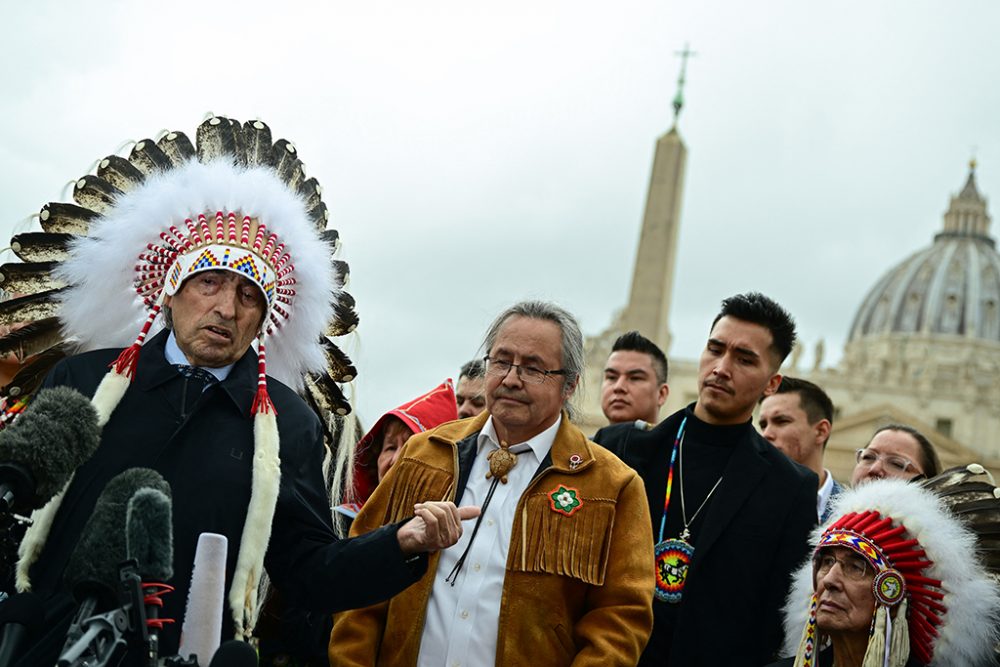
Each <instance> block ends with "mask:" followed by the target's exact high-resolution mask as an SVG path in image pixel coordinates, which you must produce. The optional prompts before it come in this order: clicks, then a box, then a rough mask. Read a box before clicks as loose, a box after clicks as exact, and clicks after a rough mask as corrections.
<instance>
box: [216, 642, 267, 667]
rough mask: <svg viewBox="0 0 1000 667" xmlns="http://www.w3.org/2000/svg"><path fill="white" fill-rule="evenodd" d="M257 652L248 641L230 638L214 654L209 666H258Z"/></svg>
mask: <svg viewBox="0 0 1000 667" xmlns="http://www.w3.org/2000/svg"><path fill="white" fill-rule="evenodd" d="M256 666H257V652H256V651H254V650H253V647H252V646H250V644H247V643H246V642H241V641H239V640H236V639H230V640H229V641H227V642H223V644H222V646H220V647H219V650H218V651H216V652H215V655H213V656H212V662H210V663H208V667H256Z"/></svg>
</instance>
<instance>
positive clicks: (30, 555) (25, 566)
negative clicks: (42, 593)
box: [14, 475, 73, 593]
mask: <svg viewBox="0 0 1000 667" xmlns="http://www.w3.org/2000/svg"><path fill="white" fill-rule="evenodd" d="M72 482H73V475H70V476H69V480H68V481H67V482H66V486H64V487H63V488H62V491H60V492H59V493H57V494H56V495H54V496H52V498H51V499H50V500H49V502H47V503H45V505H43V506H42V507H40V508H38V509H37V510H35V511H34V512H32V513H31V525H30V526H28V529H27V530H26V531H24V537H23V538H22V539H21V544H19V545H18V547H17V568H16V569H15V571H14V587H15V588H16V589H17V592H18V593H26V592H28V591H30V590H31V578H30V577H29V576H28V570H30V569H31V566H32V565H34V564H35V561H36V560H38V557H39V556H40V555H41V553H42V549H43V548H44V547H45V542H46V540H48V539H49V531H50V530H52V522H53V521H54V520H55V518H56V512H58V511H59V505H61V504H62V500H63V496H65V495H66V489H68V488H69V485H70V484H71V483H72Z"/></svg>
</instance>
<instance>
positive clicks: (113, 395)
mask: <svg viewBox="0 0 1000 667" xmlns="http://www.w3.org/2000/svg"><path fill="white" fill-rule="evenodd" d="M131 384H132V383H131V381H130V380H129V379H128V378H127V377H126V376H124V375H119V374H118V373H116V372H115V371H114V370H111V371H109V372H108V374H107V375H105V376H104V379H103V380H101V384H99V385H97V390H96V391H95V392H94V397H93V398H92V399H90V402H91V403H92V404H93V405H94V409H95V410H96V411H97V427H98V428H104V425H105V424H107V423H108V420H109V419H111V413H112V412H114V411H115V408H117V407H118V404H119V403H121V402H122V398H123V397H124V396H125V392H126V391H128V388H129V386H130V385H131Z"/></svg>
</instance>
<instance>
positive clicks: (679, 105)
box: [673, 42, 698, 127]
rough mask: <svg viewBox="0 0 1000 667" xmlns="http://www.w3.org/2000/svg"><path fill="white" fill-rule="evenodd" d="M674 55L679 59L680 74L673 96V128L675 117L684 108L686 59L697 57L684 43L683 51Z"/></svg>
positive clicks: (675, 122) (675, 121) (675, 125)
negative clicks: (675, 92)
mask: <svg viewBox="0 0 1000 667" xmlns="http://www.w3.org/2000/svg"><path fill="white" fill-rule="evenodd" d="M674 55H677V56H680V59H681V74H680V76H679V77H677V94H676V95H674V102H673V105H674V124H673V127H677V117H678V116H680V115H681V109H683V108H684V81H685V77H686V76H687V65H688V58H690V57H691V56H696V55H698V53H697V52H695V51H692V50H691V49H690V47H689V46H688V44H687V43H686V42H685V44H684V50H683V51H674Z"/></svg>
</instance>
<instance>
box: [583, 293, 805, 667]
mask: <svg viewBox="0 0 1000 667" xmlns="http://www.w3.org/2000/svg"><path fill="white" fill-rule="evenodd" d="M794 341H795V324H794V323H793V321H792V319H791V317H790V316H789V315H788V313H787V312H786V311H785V310H784V309H782V308H781V306H779V305H778V304H777V303H775V302H774V301H772V300H771V299H769V298H767V297H765V296H763V295H761V294H757V293H750V294H740V295H737V296H733V297H730V298H728V299H726V300H725V301H723V302H722V310H721V311H720V313H719V314H718V316H717V317H716V318H715V321H714V322H713V323H712V328H711V333H710V334H709V337H708V342H707V343H706V345H705V349H704V351H703V352H702V354H701V360H700V362H699V371H698V400H697V401H696V402H695V403H694V404H692V405H689V406H688V407H686V408H685V409H683V410H681V411H679V412H677V413H675V414H673V415H671V416H670V417H668V418H667V419H666V420H665V421H664V422H662V423H661V424H660V425H658V426H657V427H656V428H654V429H652V430H651V431H648V432H641V431H637V430H636V429H634V428H632V426H631V425H630V424H623V425H620V426H616V427H610V428H606V429H603V432H602V437H601V444H603V445H604V446H605V447H608V448H609V449H611V450H612V451H614V452H615V453H617V454H618V455H619V456H620V457H621V458H622V459H623V460H624V461H625V462H626V463H628V464H629V465H631V466H632V467H633V468H635V469H636V470H637V471H638V472H639V474H640V475H641V476H642V478H643V480H644V482H645V485H646V496H647V499H648V501H649V508H650V514H651V518H652V521H653V538H654V541H655V542H656V548H655V553H653V554H650V558H651V559H654V561H655V567H656V591H655V593H656V599H655V600H654V602H653V610H654V616H655V621H654V627H653V634H652V636H651V637H650V641H649V644H648V646H647V647H646V650H645V652H644V653H643V656H642V659H641V660H640V662H639V665H640V667H642V666H647V665H675V666H678V667H680V666H684V667H694V666H697V665H706V666H710V665H711V666H715V665H727V666H731V665H747V666H757V665H761V664H765V663H767V662H768V661H769V660H770V659H772V657H773V656H774V655H775V652H776V651H777V650H778V648H779V646H780V644H781V638H782V629H781V628H782V622H781V615H780V608H781V605H782V604H783V602H784V599H785V594H786V592H787V590H788V586H789V575H790V573H791V572H792V571H793V570H794V569H795V567H796V566H797V565H799V564H800V563H801V562H802V560H803V559H804V558H805V557H806V552H807V548H808V546H807V538H808V535H809V531H810V530H811V529H812V527H813V525H814V524H815V523H816V512H815V504H814V503H815V493H816V485H817V479H816V475H815V474H814V473H812V472H811V471H809V470H807V469H806V468H804V467H802V466H799V465H798V464H795V463H793V462H791V461H789V460H788V459H787V457H785V456H784V455H783V454H782V453H781V452H779V451H778V450H777V449H775V448H774V447H773V446H772V445H771V444H770V443H768V442H767V441H766V440H764V439H763V438H762V437H761V436H760V434H758V433H757V431H756V430H755V429H754V427H753V423H752V415H753V411H754V407H755V406H756V404H757V402H758V400H759V399H760V398H761V397H762V396H766V395H770V394H772V393H774V392H775V390H776V389H777V388H778V385H779V384H780V382H781V375H780V374H779V372H778V369H779V367H780V366H781V363H782V362H783V361H784V359H785V357H786V356H787V355H788V353H789V352H790V351H791V348H792V344H793V343H794ZM629 431H630V432H629Z"/></svg>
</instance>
